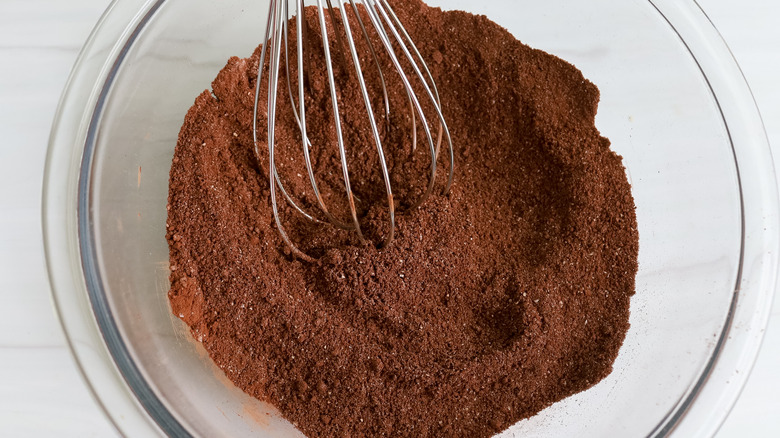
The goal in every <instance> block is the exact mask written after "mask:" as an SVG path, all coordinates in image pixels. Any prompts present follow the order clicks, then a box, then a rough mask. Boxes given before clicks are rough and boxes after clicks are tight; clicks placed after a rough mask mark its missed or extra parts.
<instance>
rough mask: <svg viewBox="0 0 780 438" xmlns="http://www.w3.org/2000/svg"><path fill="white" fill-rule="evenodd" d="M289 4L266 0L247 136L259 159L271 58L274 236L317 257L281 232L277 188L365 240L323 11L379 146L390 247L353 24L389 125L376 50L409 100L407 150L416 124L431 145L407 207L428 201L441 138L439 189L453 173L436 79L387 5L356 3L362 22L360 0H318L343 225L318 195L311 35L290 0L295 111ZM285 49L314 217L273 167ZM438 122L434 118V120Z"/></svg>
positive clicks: (369, 0) (390, 206)
mask: <svg viewBox="0 0 780 438" xmlns="http://www.w3.org/2000/svg"><path fill="white" fill-rule="evenodd" d="M290 2H291V1H290V0H271V2H270V7H269V12H268V23H267V26H266V33H265V39H264V40H263V41H265V44H263V47H262V50H261V54H260V63H259V66H258V72H257V85H256V88H255V100H254V118H253V125H252V134H253V139H254V145H255V153H256V154H257V156H258V157H259V156H260V150H259V146H258V145H259V143H258V139H257V132H258V126H257V123H258V122H257V118H258V102H259V99H260V89H261V82H262V78H263V73H264V71H263V70H264V67H265V61H266V56H269V57H270V59H269V78H268V101H267V132H268V138H267V141H268V163H269V171H268V175H269V184H270V195H271V203H272V209H273V214H274V220H275V222H276V226H277V228H278V230H279V233H280V235H281V237H282V239H283V240H284V242H285V243H286V244H287V245H288V246H289V248H290V250H291V251H292V253H293V254H294V255H295V256H296V257H298V258H300V259H303V260H306V261H313V260H314V259H313V258H312V257H311V256H309V255H308V254H306V253H304V252H303V251H301V250H300V249H299V248H298V247H297V246H296V245H295V244H294V243H293V242H292V241H291V239H290V237H289V236H288V234H287V233H286V232H285V229H284V226H283V224H282V220H281V218H280V214H279V205H278V201H277V189H278V190H279V192H281V195H282V197H283V198H284V199H285V200H286V202H287V203H288V204H289V205H290V206H291V207H292V208H293V209H294V210H295V211H297V212H298V213H299V214H301V215H302V216H303V217H305V218H307V219H308V220H310V221H312V222H315V223H322V224H330V225H332V226H334V227H336V228H340V229H344V230H351V231H354V232H355V233H356V234H357V236H358V238H359V239H360V241H361V242H366V237H365V235H364V233H363V231H362V230H361V225H360V218H359V217H358V209H357V205H356V204H357V203H359V200H358V199H357V197H356V195H355V193H354V191H353V188H352V184H351V182H350V175H349V170H348V163H347V154H346V148H347V146H346V145H345V140H344V132H343V127H342V116H341V114H340V112H339V100H338V95H339V93H338V89H337V86H336V75H335V73H334V64H333V53H331V44H332V43H331V41H329V32H328V30H329V27H328V26H327V23H326V18H325V14H326V13H327V14H328V15H329V18H330V23H331V29H330V30H331V31H332V34H333V35H335V38H334V39H335V44H334V46H335V51H336V52H337V53H336V58H337V62H339V63H340V64H341V67H342V68H341V70H342V72H344V73H346V74H350V75H351V74H352V72H354V79H355V80H356V81H357V83H358V86H359V90H360V94H361V97H362V100H363V104H364V106H365V109H366V114H367V116H368V123H369V126H370V130H371V135H372V138H373V146H374V147H375V148H376V152H377V155H378V158H379V159H378V161H379V163H378V164H379V166H380V169H381V176H382V180H383V182H384V189H385V191H386V194H387V216H388V221H389V229H388V231H387V233H386V235H385V238H384V242H382V244H381V245H380V247H385V246H387V245H389V244H390V242H391V241H392V240H393V238H394V235H395V215H396V203H395V200H394V199H393V190H392V187H391V183H390V172H389V170H388V165H387V161H386V158H385V150H384V146H383V145H382V141H381V138H380V133H379V127H378V124H377V120H376V116H375V113H374V109H373V108H372V103H371V96H370V95H369V92H368V88H367V86H366V81H365V78H364V75H363V66H362V65H361V61H360V59H361V58H360V56H359V53H358V49H357V47H356V44H355V37H354V36H353V30H352V24H354V22H356V23H357V26H356V28H357V32H356V33H357V34H359V35H361V36H362V38H363V39H364V41H365V42H366V43H367V44H366V45H367V47H368V51H369V54H370V55H371V58H372V59H373V61H374V62H373V64H374V67H375V68H376V69H377V70H378V77H379V81H380V83H381V87H382V102H383V104H384V108H383V115H384V117H385V118H386V120H388V124H389V121H390V115H391V109H390V101H389V98H388V90H387V83H386V81H385V74H384V72H383V70H382V65H381V63H380V61H379V56H378V52H377V50H384V51H385V53H386V55H387V57H388V58H389V59H390V63H391V64H392V68H393V69H394V70H395V71H396V72H397V73H398V75H399V77H400V79H401V82H402V84H403V89H404V92H405V94H406V96H407V98H408V102H409V106H408V110H409V113H410V119H411V123H412V130H411V132H412V151H414V150H416V147H417V123H418V120H419V123H420V125H422V128H423V132H424V137H425V140H426V143H427V145H428V149H429V152H430V156H431V166H430V178H429V181H428V186H427V189H426V191H425V193H424V194H423V195H422V196H421V197H420V198H419V199H417V200H416V201H415V202H413V203H411V207H410V209H414V208H417V207H419V206H420V205H421V204H422V203H423V202H425V200H426V199H427V198H428V197H429V196H430V195H431V194H432V193H433V190H434V185H435V179H436V165H437V161H438V157H439V152H440V149H441V143H442V140H444V141H446V148H447V151H448V155H449V156H448V177H447V182H446V184H445V187H444V192H445V193H446V192H447V191H449V189H450V187H451V185H452V179H453V172H454V164H455V163H454V154H453V149H452V139H451V138H450V133H449V129H448V128H447V124H446V121H445V120H444V116H443V114H442V110H441V101H440V98H439V92H438V89H437V88H436V84H435V83H434V81H433V76H432V74H431V72H430V70H429V68H428V65H427V64H426V63H425V61H424V60H423V58H422V56H421V54H420V52H419V50H418V49H417V47H416V46H415V44H414V42H413V41H412V39H411V37H410V36H409V34H408V33H407V31H406V29H405V28H404V27H403V25H402V24H401V22H400V20H399V19H398V16H397V15H396V14H395V12H394V11H393V9H392V8H391V7H390V5H389V3H388V2H387V1H386V0H363V1H362V2H359V3H360V4H361V5H362V6H363V8H364V10H365V12H366V16H367V17H368V20H367V21H368V22H367V23H366V22H365V21H364V18H363V17H362V16H361V13H360V11H359V9H358V6H357V2H356V1H355V0H335V3H336V7H335V8H334V7H333V4H332V3H331V0H326V5H323V2H322V0H316V6H314V8H316V12H317V19H318V23H319V28H320V33H321V38H322V51H323V55H324V58H325V69H326V72H327V80H328V88H329V94H330V100H331V102H332V111H333V124H334V128H335V133H336V140H337V144H338V151H339V158H340V163H341V169H342V176H343V186H344V190H345V193H346V200H347V204H348V206H349V212H350V217H349V218H348V219H347V220H343V219H340V218H337V217H336V216H335V215H334V214H333V213H332V212H331V210H330V209H329V208H328V206H327V205H326V202H325V199H324V197H323V196H322V193H321V190H320V188H319V186H318V184H317V180H316V177H315V171H314V168H313V166H312V161H311V154H310V152H311V149H312V148H313V147H314V146H313V145H312V143H311V141H310V140H309V137H308V136H307V124H306V123H307V121H306V107H305V97H306V92H307V91H306V90H307V89H309V87H310V85H309V84H310V78H309V74H310V72H311V71H312V70H311V68H312V66H311V61H310V56H311V51H312V48H311V44H310V37H311V34H312V33H313V30H312V29H311V27H310V25H309V23H308V21H307V20H306V19H305V16H304V2H303V0H295V1H294V3H295V6H296V11H295V20H296V52H295V53H296V59H295V62H297V67H298V68H297V73H298V74H297V85H298V86H297V91H298V92H297V95H298V96H297V97H298V98H297V103H298V105H297V108H296V104H295V98H294V95H295V93H294V92H293V87H292V82H291V80H290V79H291V75H290V67H289V66H290V50H289V45H288V33H289V29H288V25H287V22H288V17H290V10H289V8H290ZM345 3H349V6H350V7H351V9H352V11H353V13H354V16H355V20H354V22H351V21H350V19H349V18H348V16H347V10H346V8H345V7H344V6H345ZM337 13H338V14H339V16H340V20H337V18H336V14H337ZM339 24H341V27H342V28H343V29H339V28H338V27H339V26H338V25H339ZM370 29H373V31H374V32H376V35H377V36H378V38H379V40H380V42H381V48H379V49H377V48H375V47H374V44H373V43H372V41H371V39H370V37H369V30H370ZM282 49H284V59H285V62H284V65H285V74H286V79H287V87H288V92H289V98H290V103H291V107H292V112H293V115H294V118H295V122H296V123H297V125H298V128H299V130H300V134H301V139H302V148H303V157H304V161H305V166H306V173H307V176H308V179H309V183H310V185H311V188H312V192H313V194H314V198H315V199H316V202H317V207H318V208H319V213H318V214H314V213H312V212H309V211H307V210H306V209H305V208H304V207H303V206H302V205H299V203H298V202H296V201H295V200H294V199H293V197H292V196H291V194H290V192H288V190H287V189H286V188H285V186H284V184H283V182H282V179H281V178H280V176H279V172H278V169H277V167H276V161H275V159H276V156H275V146H276V137H275V133H276V129H275V124H276V119H277V95H278V85H279V74H280V71H279V70H280V64H281V56H282ZM402 59H403V60H404V62H405V63H406V64H407V65H408V67H407V69H410V70H411V71H410V73H409V75H413V77H416V78H417V79H418V80H419V83H420V84H421V87H422V89H423V91H424V96H423V97H424V98H426V99H428V100H429V101H430V103H431V107H432V108H433V111H434V113H435V114H434V115H433V116H434V118H433V120H434V121H435V122H438V132H437V134H436V139H435V141H434V136H433V135H432V133H431V127H430V125H429V121H428V117H427V116H426V114H425V111H424V110H423V105H422V104H421V102H420V99H419V98H418V96H417V94H416V93H415V91H414V89H413V88H412V84H411V82H410V80H409V76H407V73H406V72H405V71H404V68H403V66H402ZM349 61H351V63H352V67H353V70H352V72H350V70H349V69H348V62H349ZM436 119H438V120H436Z"/></svg>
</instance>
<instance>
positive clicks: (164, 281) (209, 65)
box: [43, 0, 780, 437]
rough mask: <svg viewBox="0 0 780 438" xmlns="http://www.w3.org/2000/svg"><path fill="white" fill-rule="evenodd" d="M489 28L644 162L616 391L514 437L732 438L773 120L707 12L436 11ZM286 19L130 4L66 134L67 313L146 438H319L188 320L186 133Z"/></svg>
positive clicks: (123, 423)
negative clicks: (254, 388) (575, 84)
mask: <svg viewBox="0 0 780 438" xmlns="http://www.w3.org/2000/svg"><path fill="white" fill-rule="evenodd" d="M431 3H435V4H437V5H441V6H442V7H445V8H449V9H463V10H467V11H470V12H475V13H481V14H485V15H487V16H488V17H490V18H491V19H493V20H494V21H496V22H498V23H499V24H501V25H503V26H504V27H506V28H507V29H508V30H509V31H511V32H512V33H513V34H514V35H515V36H516V37H518V38H519V39H520V40H521V41H523V42H525V43H527V44H529V45H531V46H533V47H537V48H540V49H543V50H545V51H548V52H550V53H553V54H555V55H558V56H560V57H562V58H564V59H566V60H568V61H570V62H572V63H573V64H575V65H576V66H577V67H578V68H579V69H581V70H582V71H583V73H584V74H585V76H586V77H587V78H589V79H590V80H592V81H593V82H594V83H595V84H596V85H597V86H598V87H599V88H600V90H601V104H600V106H599V112H598V117H597V120H596V121H597V126H598V128H599V129H600V130H601V132H602V133H603V135H605V136H606V137H608V138H609V139H610V140H611V141H612V145H613V148H614V150H615V151H617V152H618V153H619V154H621V155H622V156H623V157H624V163H625V165H626V167H627V172H628V176H629V179H630V181H631V183H632V185H633V193H634V197H635V199H636V205H637V217H638V223H639V232H640V256H639V258H640V260H639V267H640V269H639V274H638V276H637V294H636V296H635V297H634V298H633V299H632V302H631V306H632V307H631V321H630V322H631V328H630V330H629V332H628V334H627V337H626V340H625V344H624V345H623V347H622V349H621V351H620V355H619V357H618V358H617V361H616V362H615V365H614V372H613V373H612V374H611V375H610V376H609V377H608V378H606V379H604V380H603V381H602V382H600V383H599V384H597V385H596V386H594V387H593V388H591V389H589V390H587V391H585V392H582V393H579V394H577V395H575V396H572V397H570V398H567V399H565V400H564V401H561V402H559V403H556V404H554V405H553V406H551V407H550V408H548V409H546V410H544V411H542V412H541V413H540V414H538V415H536V416H534V417H532V418H530V419H528V420H524V421H521V422H519V423H517V424H516V425H515V426H513V427H512V428H511V429H510V430H509V431H507V432H505V433H504V435H505V436H514V435H522V436H532V437H541V436H578V437H587V436H593V437H596V436H607V435H610V436H665V435H670V434H673V435H677V436H682V437H689V436H711V435H713V434H714V433H715V431H716V430H717V428H718V427H719V425H720V424H721V422H722V421H723V419H724V418H725V417H726V415H727V414H728V411H729V409H730V408H731V406H732V404H733V403H734V401H735V400H736V398H737V396H738V395H739V392H740V390H741V388H742V386H743V384H744V382H745V380H746V379H747V376H748V374H749V372H750V369H751V366H752V363H753V361H754V359H755V356H756V354H757V351H758V349H759V346H760V342H761V338H762V334H763V329H764V327H765V325H766V322H767V319H768V315H769V308H770V302H771V298H772V294H773V291H774V289H775V281H776V273H777V267H778V258H777V255H778V246H779V245H778V223H780V221H779V217H778V198H777V188H776V183H775V176H774V171H773V169H772V164H771V163H772V160H771V157H770V151H769V148H768V144H767V141H766V136H765V134H764V130H763V126H762V123H761V120H760V116H759V114H758V112H757V109H756V107H755V104H754V102H753V99H752V96H751V94H750V90H749V89H748V87H747V85H746V83H745V81H744V79H743V77H742V75H741V72H740V70H739V68H738V66H737V64H736V63H735V61H734V59H733V58H732V57H731V55H730V53H729V51H728V48H727V47H726V45H725V43H724V42H723V41H722V39H721V38H720V36H719V34H718V33H717V31H716V30H715V28H714V27H713V26H712V24H711V23H710V22H709V20H708V19H707V18H706V16H705V15H704V14H703V12H702V11H701V10H700V9H699V8H698V6H697V5H696V4H695V3H694V2H693V1H678V0H651V1H647V0H633V1H625V0H596V1H589V2H576V1H570V0H566V1H564V0H554V1H545V2H539V1H521V2H518V1H515V0H493V1H490V2H482V1H477V0H472V1H466V0H449V1H444V0H436V1H433V2H431ZM267 10H268V2H267V1H254V2H250V1H236V0H225V1H220V2H213V1H204V0H201V1H191V0H190V1H184V0H158V1H143V0H116V1H114V2H113V3H112V4H111V6H110V7H109V8H108V10H107V11H106V13H105V14H104V15H103V17H102V18H101V20H100V21H99V23H98V24H97V26H96V27H95V30H94V31H93V33H92V35H91V36H90V38H89V40H88V41H87V43H86V44H85V46H84V49H83V50H82V52H81V55H80V57H79V59H78V61H77V63H76V66H75V67H74V69H73V73H72V75H71V77H70V80H69V82H68V85H67V87H66V90H65V92H64V95H63V97H62V101H61V102H60V107H59V110H58V113H57V117H56V119H55V121H54V126H53V129H52V134H51V139H50V144H49V152H48V158H47V164H46V174H45V175H46V176H45V183H44V201H43V202H44V205H43V207H44V213H43V222H44V230H43V231H44V237H45V245H46V257H47V263H48V270H49V277H50V280H51V284H52V289H53V297H54V301H55V303H56V307H57V310H58V312H59V315H60V318H61V320H62V324H63V328H64V330H65V332H66V335H67V338H68V341H69V344H70V346H71V349H72V351H73V354H74V356H75V358H76V360H77V362H78V364H79V367H80V369H81V371H82V373H83V375H84V377H85V379H86V381H87V382H88V384H89V387H90V389H91V391H92V392H93V393H94V395H95V396H96V398H97V400H98V402H99V403H100V405H101V406H102V408H103V409H104V410H105V412H106V414H107V415H108V417H109V418H110V420H111V421H112V422H113V424H114V425H115V426H116V428H117V429H118V430H119V431H120V432H121V433H122V434H125V435H130V436H155V435H162V434H168V435H171V436H207V437H215V436H268V437H288V436H299V435H300V433H299V432H298V431H297V430H296V429H295V428H294V427H293V426H292V425H291V424H290V423H288V422H287V421H285V420H284V419H283V418H281V416H280V415H279V414H278V412H276V411H275V410H274V409H273V408H272V407H271V406H269V405H267V404H265V403H261V402H259V401H257V400H255V399H252V398H251V397H249V396H247V395H245V394H244V393H242V392H241V391H240V390H238V389H236V388H235V387H234V386H233V385H232V384H231V383H230V382H229V381H228V380H227V379H226V378H225V377H224V375H223V374H222V373H221V371H219V370H218V369H217V368H216V367H215V366H214V365H213V364H212V363H211V361H210V359H209V358H208V356H207V355H206V353H205V352H204V350H203V349H202V348H201V347H200V346H199V344H198V343H197V342H195V341H193V340H192V339H191V338H190V335H189V332H188V330H187V328H186V327H185V326H184V324H183V323H182V322H181V321H179V319H178V318H175V317H174V316H173V315H172V314H171V311H170V307H169V305H168V299H167V295H166V292H167V291H168V247H167V244H166V241H165V220H166V208H165V207H166V199H167V190H168V185H167V184H168V170H169V168H170V164H171V158H172V155H173V150H174V146H175V144H176V139H177V134H178V131H179V127H180V125H181V122H182V120H183V117H184V114H185V112H186V111H187V109H188V108H189V106H190V105H191V104H192V103H193V101H194V98H195V97H196V96H197V95H198V94H199V93H200V92H201V91H202V90H204V89H206V88H208V87H209V84H210V83H211V80H212V79H213V78H214V77H215V76H216V73H217V72H218V71H219V70H220V68H221V67H222V66H223V65H224V64H225V62H226V60H227V59H228V57H229V56H231V55H239V56H249V55H250V54H251V52H252V50H253V48H254V47H255V46H256V45H257V44H258V43H259V42H260V41H261V39H262V36H263V35H264V32H265V29H264V25H265V22H266V20H265V14H266V11H267Z"/></svg>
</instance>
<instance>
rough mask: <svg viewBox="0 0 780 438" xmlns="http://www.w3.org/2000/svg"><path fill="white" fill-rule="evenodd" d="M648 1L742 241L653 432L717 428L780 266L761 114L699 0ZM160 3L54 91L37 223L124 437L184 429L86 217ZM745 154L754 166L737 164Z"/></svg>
mask: <svg viewBox="0 0 780 438" xmlns="http://www.w3.org/2000/svg"><path fill="white" fill-rule="evenodd" d="M647 1H648V3H649V4H650V5H652V7H653V8H654V9H655V10H656V11H657V12H658V13H659V14H660V16H661V18H662V19H663V20H665V21H666V22H667V23H668V24H669V26H670V27H671V29H672V31H673V32H675V33H676V34H677V35H678V37H679V39H680V41H681V43H682V44H683V45H684V46H685V48H686V49H687V51H688V52H689V54H690V55H691V56H692V58H693V59H694V61H695V62H696V63H697V65H698V67H699V69H700V71H701V73H702V75H703V77H704V79H705V81H706V82H707V86H708V87H709V89H710V92H711V94H712V96H713V98H714V99H715V101H716V104H717V106H718V108H719V110H720V112H721V116H722V118H723V123H724V126H725V127H726V130H727V133H728V137H729V141H730V143H731V147H732V151H733V153H734V159H735V163H736V169H737V173H738V182H739V188H740V204H741V205H740V206H741V210H742V211H741V213H742V229H741V232H742V245H741V248H740V254H741V257H740V269H739V273H738V277H737V284H736V285H735V289H734V296H733V300H732V303H731V308H730V311H729V313H728V316H727V320H726V323H725V325H724V328H723V331H722V332H721V334H720V337H719V339H718V341H717V344H716V347H715V350H714V353H713V355H712V357H711V358H710V360H709V362H708V363H707V364H706V366H705V367H704V369H703V371H702V373H701V374H700V376H699V378H698V379H697V381H696V382H694V384H692V385H690V386H689V388H688V390H687V391H686V393H685V394H684V395H683V396H682V397H681V398H680V399H679V401H678V402H677V404H676V405H675V406H674V407H673V408H672V409H671V410H670V411H669V412H668V413H667V415H666V417H665V418H663V419H662V420H661V422H660V423H659V424H658V425H657V426H656V427H655V429H654V430H653V431H652V432H650V434H649V436H667V435H670V434H674V435H678V436H712V435H714V434H715V433H716V432H717V430H718V429H719V427H720V425H721V424H722V422H723V421H724V420H725V418H726V416H727V415H728V413H729V412H730V410H731V408H732V407H733V405H734V403H735V402H736V400H737V398H738V396H739V394H740V392H741V390H742V388H743V386H744V384H745V382H746V381H747V379H748V377H749V374H750V370H751V369H752V366H753V363H754V362H755V359H756V357H757V355H758V351H759V349H760V346H761V341H762V339H763V332H764V329H765V328H766V325H767V323H768V320H769V315H770V309H771V302H772V297H773V295H774V291H775V289H776V282H777V275H778V274H777V272H778V267H779V265H778V261H779V259H778V254H780V233H779V231H778V228H780V213H779V212H778V208H779V207H778V206H779V205H780V202H778V191H777V182H776V178H775V171H774V168H773V164H772V163H773V161H772V158H771V151H770V149H769V143H768V141H767V138H766V133H765V130H764V126H763V122H762V120H761V116H760V114H759V112H758V108H757V106H756V103H755V100H754V98H753V95H752V92H751V91H750V88H749V86H748V84H747V82H746V80H745V78H744V75H743V74H742V71H741V70H740V68H739V65H738V64H737V62H736V60H735V59H734V57H733V55H732V54H731V51H730V50H729V48H728V46H727V45H726V43H725V41H724V40H723V38H722V37H721V35H720V34H719V33H718V31H717V29H716V28H715V26H714V24H713V23H712V22H711V21H710V19H709V18H708V17H707V15H706V14H705V12H704V11H703V10H702V9H701V7H700V6H699V5H698V4H697V3H696V2H695V1H690V0H689V1H682V2H680V1H675V0H647ZM164 3H165V0H114V1H113V2H112V3H111V4H110V5H109V6H108V8H107V9H106V11H105V12H104V14H103V15H102V16H101V18H100V20H99V21H98V23H97V24H96V26H95V28H94V29H93V31H92V33H91V34H90V36H89V38H88V39H87V41H86V43H85V45H84V47H83V48H82V50H81V52H80V54H79V56H78V58H77V61H76V63H75V65H74V67H73V69H72V71H71V74H70V77H69V78H68V81H67V83H66V86H65V89H64V91H63V94H62V97H61V99H60V102H59V105H58V108H57V112H56V115H55V119H54V122H53V124H52V130H51V134H50V138H49V146H48V151H47V156H46V166H45V172H44V182H43V197H42V231H43V237H44V250H45V255H46V265H47V272H48V277H49V282H50V286H51V291H52V300H53V303H54V307H55V309H56V312H57V315H58V318H59V320H60V324H61V326H62V330H63V332H64V334H65V338H66V342H67V344H68V347H69V349H70V350H71V353H72V356H73V358H74V359H75V361H76V365H77V368H78V370H79V372H80V374H81V375H82V377H83V379H84V381H85V383H86V384H87V387H88V388H89V390H90V392H91V394H92V396H93V398H94V399H95V400H96V402H97V403H98V405H99V406H100V408H101V409H102V410H103V412H104V413H105V415H106V417H107V418H108V419H109V421H110V422H111V423H112V424H113V426H114V427H115V428H116V429H117V430H118V431H119V432H120V433H121V434H124V435H129V434H136V433H144V436H146V435H162V434H166V435H170V436H191V435H190V433H189V432H188V431H187V430H186V428H185V427H184V426H183V425H182V424H181V423H180V422H179V421H178V420H177V419H176V418H175V417H174V416H173V415H172V414H171V413H170V412H169V411H168V410H167V409H166V408H165V406H164V404H163V402H162V401H161V400H160V399H159V398H158V397H157V396H156V395H155V393H154V391H152V390H151V388H150V387H149V385H148V384H147V383H146V382H145V380H144V378H143V376H142V374H141V373H140V371H139V370H138V369H137V367H136V366H135V365H134V364H133V361H132V359H131V358H130V356H129V354H128V352H127V349H126V347H124V344H123V341H122V339H121V337H120V336H119V333H118V330H117V329H116V327H115V325H114V324H113V317H112V316H111V311H110V308H109V307H108V305H107V303H106V301H105V299H104V298H102V297H101V293H102V285H101V284H102V283H101V282H100V278H99V276H100V273H99V269H98V267H97V266H96V265H95V263H94V258H92V257H91V251H92V249H93V246H92V238H93V236H92V230H91V227H90V224H89V220H88V219H85V218H88V212H89V196H88V193H89V192H88V187H89V181H90V169H91V166H89V165H88V164H90V163H91V154H92V150H93V148H94V142H95V134H96V126H97V121H98V120H99V118H100V114H101V108H102V105H103V102H104V100H105V98H106V96H107V92H108V90H110V87H111V84H112V82H113V80H114V78H115V77H116V74H117V71H118V68H119V66H120V65H121V62H122V59H123V58H124V57H125V56H126V54H127V52H128V50H129V47H130V46H131V45H132V43H133V42H134V40H135V38H136V37H137V36H138V35H139V34H140V32H141V30H142V29H143V27H144V26H145V25H146V24H147V23H148V22H149V21H150V19H151V18H152V16H153V15H154V13H155V12H156V11H157V10H158V9H159V8H160V7H161V6H162V5H163V4H164ZM128 17H131V18H130V19H129V20H128ZM87 90H88V91H89V92H88V93H86V92H84V91H87ZM735 144H739V145H740V147H739V148H736V147H735V146H734V145H735ZM740 162H743V163H749V164H751V165H752V166H756V165H758V166H760V167H753V168H751V172H741V170H744V169H743V167H744V165H742V166H740Z"/></svg>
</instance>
